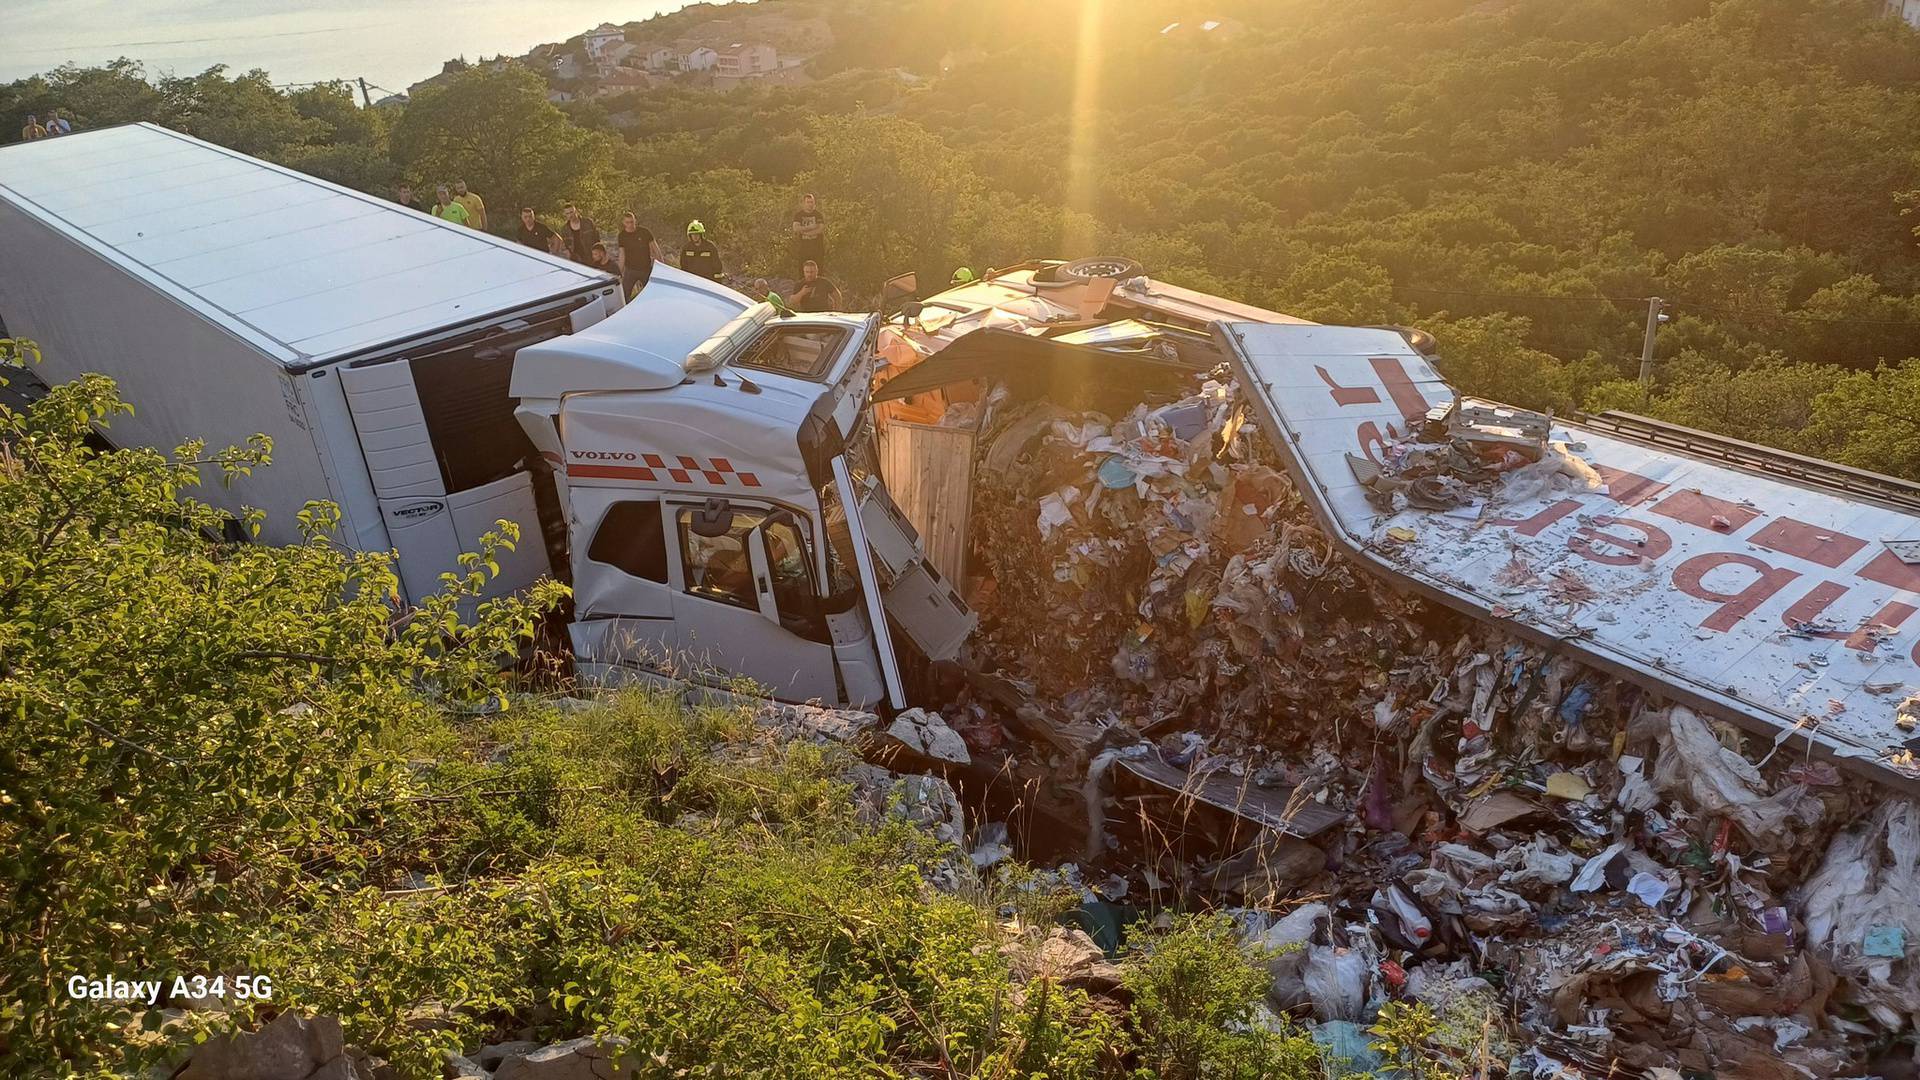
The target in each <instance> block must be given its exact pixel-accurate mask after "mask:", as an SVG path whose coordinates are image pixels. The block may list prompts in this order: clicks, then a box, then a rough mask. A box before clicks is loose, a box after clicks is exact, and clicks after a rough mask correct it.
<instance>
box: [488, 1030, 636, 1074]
mask: <svg viewBox="0 0 1920 1080" xmlns="http://www.w3.org/2000/svg"><path fill="white" fill-rule="evenodd" d="M636 1071H637V1066H636V1065H635V1064H634V1062H633V1060H632V1059H631V1056H630V1055H628V1054H627V1040H625V1039H620V1038H613V1039H608V1040H607V1041H605V1042H599V1041H597V1040H594V1039H572V1040H569V1041H567V1042H563V1043H554V1044H553V1045H552V1046H543V1047H541V1048H540V1049H538V1050H530V1051H528V1052H527V1053H524V1054H516V1055H514V1056H513V1057H510V1058H508V1059H506V1060H505V1061H502V1062H501V1063H500V1067H499V1068H498V1069H496V1070H494V1073H493V1080H630V1078H631V1077H632V1076H633V1075H634V1073H635V1072H636Z"/></svg>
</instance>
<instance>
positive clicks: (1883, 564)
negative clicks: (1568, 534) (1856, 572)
mask: <svg viewBox="0 0 1920 1080" xmlns="http://www.w3.org/2000/svg"><path fill="white" fill-rule="evenodd" d="M1860 576H1861V577H1863V578H1866V579H1867V580H1868V581H1876V582H1879V583H1880V584H1882V585H1886V586H1889V587H1891V588H1895V589H1899V590H1900V591H1901V592H1913V593H1920V566H1911V565H1909V564H1907V563H1904V562H1901V561H1900V556H1898V555H1895V554H1894V553H1893V552H1891V551H1883V552H1881V553H1880V554H1878V555H1876V556H1874V558H1873V561H1872V562H1870V563H1868V564H1867V565H1865V566H1863V567H1861V568H1860Z"/></svg>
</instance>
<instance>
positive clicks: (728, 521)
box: [691, 499, 733, 540]
mask: <svg viewBox="0 0 1920 1080" xmlns="http://www.w3.org/2000/svg"><path fill="white" fill-rule="evenodd" d="M691 527H692V529H693V534H694V535H695V536H704V537H706V538H707V539H709V540H711V539H713V538H714V537H716V536H725V535H727V534H728V533H730V532H732V531H733V506H732V504H730V503H728V502H727V500H725V499H708V500H707V504H706V505H705V506H702V507H701V508H700V513H699V514H697V515H695V517H694V519H693V523H692V526H691Z"/></svg>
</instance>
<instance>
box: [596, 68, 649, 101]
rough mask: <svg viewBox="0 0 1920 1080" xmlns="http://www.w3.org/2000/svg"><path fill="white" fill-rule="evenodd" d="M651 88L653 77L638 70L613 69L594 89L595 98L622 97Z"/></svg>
mask: <svg viewBox="0 0 1920 1080" xmlns="http://www.w3.org/2000/svg"><path fill="white" fill-rule="evenodd" d="M652 88H653V76H651V75H649V74H647V73H646V72H644V71H641V70H639V69H638V68H624V67H623V68H614V69H613V72H612V74H610V75H608V76H607V77H606V78H604V79H601V80H600V85H599V86H597V87H595V88H594V91H593V96H594V97H596V98H609V97H624V96H625V95H627V94H637V93H639V92H641V91H642V90H649V89H652Z"/></svg>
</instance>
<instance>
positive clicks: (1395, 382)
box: [1215, 323, 1920, 790]
mask: <svg viewBox="0 0 1920 1080" xmlns="http://www.w3.org/2000/svg"><path fill="white" fill-rule="evenodd" d="M1215 332H1216V335H1217V336H1218V337H1219V339H1220V340H1221V342H1222V344H1223V345H1224V346H1225V347H1226V348H1227V349H1228V350H1229V351H1230V352H1231V353H1232V355H1233V357H1234V367H1235V369H1236V372H1237V373H1238V375H1239V377H1240V378H1241V379H1242V380H1243V382H1244V384H1245V386H1246V387H1247V389H1248V390H1249V391H1250V393H1251V397H1252V400H1253V401H1254V403H1255V408H1256V410H1257V412H1258V413H1259V414H1260V418H1261V420H1262V421H1263V423H1262V426H1263V427H1266V428H1267V430H1268V431H1269V433H1270V435H1271V439H1270V442H1271V443H1272V445H1274V446H1275V448H1276V449H1277V450H1278V451H1279V453H1280V456H1281V457H1282V459H1283V460H1284V463H1285V465H1286V466H1287V468H1288V469H1289V470H1290V471H1291V472H1292V473H1293V474H1294V476H1295V479H1296V481H1297V482H1298V483H1299V484H1300V488H1301V490H1302V492H1303V493H1304V494H1305V495H1306V496H1307V497H1308V500H1309V503H1310V505H1312V506H1313V507H1314V509H1315V511H1316V513H1317V514H1318V515H1319V516H1320V517H1321V519H1322V521H1323V523H1324V524H1325V525H1326V526H1327V528H1328V530H1329V533H1330V534H1331V535H1333V536H1334V537H1335V538H1336V539H1338V540H1339V541H1340V542H1341V543H1342V544H1343V545H1344V546H1345V547H1346V548H1347V549H1348V550H1349V552H1350V553H1351V554H1353V555H1354V556H1355V557H1357V558H1359V559H1360V560H1361V561H1362V562H1363V563H1365V564H1366V565H1368V566H1371V567H1372V568H1374V569H1375V570H1377V571H1380V572H1384V573H1385V574H1387V575H1388V576H1389V577H1391V578H1393V579H1396V580H1399V581H1401V582H1403V583H1406V584H1411V585H1413V586H1415V587H1416V588H1418V589H1419V590H1420V591H1422V592H1425V593H1427V594H1429V595H1430V596H1432V597H1434V598H1436V599H1438V600H1440V601H1442V602H1443V603H1446V604H1448V605H1449V606H1452V607H1454V608H1456V609H1459V610H1462V611H1465V612H1467V613H1468V614H1471V615H1475V616H1477V617H1480V618H1483V619H1487V620H1490V621H1495V622H1499V623H1502V624H1503V625H1507V626H1511V627H1513V628H1514V629H1516V630H1519V631H1521V632H1523V633H1525V634H1527V635H1528V636H1531V637H1534V638H1535V639H1537V640H1543V641H1551V642H1557V643H1559V644H1560V645H1561V646H1562V647H1564V648H1565V649H1566V650H1567V651H1568V652H1570V653H1574V654H1577V655H1579V656H1581V657H1583V658H1585V659H1587V660H1588V661H1590V662H1592V663H1595V664H1597V665H1599V666H1601V667H1603V668H1605V669H1607V670H1611V671H1613V672H1616V673H1618V674H1621V675H1624V676H1627V677H1629V678H1632V679H1634V680H1635V681H1637V682H1639V683H1641V684H1642V685H1645V686H1648V687H1650V688H1653V689H1655V690H1657V691H1658V692H1660V693H1663V694H1665V695H1667V696H1670V697H1674V698H1677V699H1679V700H1683V701H1687V702H1690V703H1692V704H1695V705H1699V706H1702V707H1705V708H1708V709H1711V710H1712V711H1714V712H1717V713H1719V714H1721V715H1724V716H1726V717H1728V718H1729V719H1732V720H1734V721H1736V722H1739V723H1741V724H1742V725H1743V726H1746V727H1748V728H1749V729H1752V730H1756V731H1760V732H1763V733H1771V734H1773V735H1774V736H1775V737H1776V741H1777V742H1778V743H1782V744H1786V746H1785V749H1784V750H1783V752H1799V753H1802V754H1804V753H1806V752H1807V749H1808V747H1809V746H1811V747H1812V748H1814V749H1817V750H1818V751H1820V752H1822V753H1824V754H1829V755H1831V756H1833V757H1834V758H1836V759H1838V760H1839V761H1840V762H1841V763H1842V764H1844V765H1848V766H1850V767H1852V768H1855V769H1857V770H1860V771H1863V772H1866V773H1868V774H1870V775H1873V776H1874V777H1875V778H1877V779H1880V780H1883V781H1889V782H1894V783H1897V784H1898V785H1899V786H1902V787H1904V788H1907V789H1909V790H1913V789H1915V788H1916V787H1920V784H1916V780H1920V767H1916V765H1915V763H1914V759H1913V754H1912V750H1913V748H1914V747H1915V746H1920V740H1917V739H1915V738H1914V736H1915V735H1916V732H1914V731H1911V730H1909V729H1908V728H1907V727H1906V726H1903V715H1902V714H1903V713H1905V714H1906V721H1905V722H1906V723H1910V722H1911V717H1912V715H1913V714H1912V710H1913V708H1914V706H1913V705H1912V704H1908V705H1907V706H1906V708H1905V709H1903V708H1902V706H1903V703H1905V702H1906V701H1907V699H1908V698H1909V697H1910V696H1911V695H1913V694H1914V693H1915V692H1916V690H1920V619H1915V618H1913V616H1914V615H1915V614H1916V612H1920V516H1916V515H1915V514H1914V513H1911V512H1909V511H1907V510H1904V509H1901V508H1900V507H1899V506H1898V505H1893V504H1887V503H1883V502H1878V501H1871V500H1867V499H1863V498H1858V497H1852V496H1847V495H1843V494H1840V493H1836V492H1833V491H1830V490H1825V489H1822V488H1821V487H1819V486H1815V485H1810V484H1804V483H1801V482H1797V481H1796V480H1790V479H1785V478H1783V477H1781V476H1777V475H1771V474H1769V473H1768V472H1767V471H1764V470H1763V469H1760V468H1750V467H1741V466H1736V465H1731V464H1725V463H1719V462H1715V461H1712V460H1708V459H1707V458H1705V457H1702V456H1695V455H1693V454H1689V453H1686V452H1683V451H1681V450H1678V449H1674V448H1662V447H1658V446H1654V445H1650V444H1649V443H1647V442H1644V441H1639V440H1636V439H1633V438H1631V437H1626V436H1624V435H1621V434H1616V433H1610V432H1608V431H1603V430H1600V429H1598V428H1596V427H1589V426H1584V425H1582V424H1579V423H1571V422H1568V421H1565V420H1559V419H1554V420H1552V421H1551V424H1550V428H1549V430H1548V432H1547V436H1548V439H1549V441H1550V443H1551V444H1553V445H1555V446H1556V450H1555V451H1553V452H1554V453H1559V454H1560V455H1561V457H1560V458H1558V459H1556V460H1557V461H1559V462H1564V463H1565V467H1564V469H1563V472H1564V473H1565V474H1566V475H1565V478H1564V479H1561V480H1556V481H1554V482H1553V483H1550V484H1547V485H1546V486H1544V487H1540V488H1538V489H1536V490H1522V489H1521V488H1522V486H1521V485H1516V484H1513V483H1505V484H1503V485H1501V486H1499V487H1497V488H1495V489H1494V490H1493V492H1492V493H1491V494H1487V495H1481V496H1477V497H1474V498H1471V499H1468V500H1466V501H1464V502H1463V503H1462V504H1461V505H1456V506H1452V507H1448V508H1444V509H1437V508H1428V509H1421V508H1419V507H1417V506H1412V505H1407V506H1404V508H1402V507H1401V506H1398V505H1395V506H1394V507H1393V508H1392V509H1391V510H1382V509H1381V508H1380V506H1379V505H1378V503H1377V501H1376V499H1377V493H1376V492H1374V491H1371V490H1370V489H1369V487H1368V486H1367V484H1366V483H1365V482H1364V478H1365V476H1366V475H1368V474H1369V473H1371V472H1375V471H1377V470H1378V468H1379V467H1380V466H1382V465H1385V464H1389V463H1391V462H1393V461H1394V460H1395V459H1396V457H1397V456H1398V455H1401V454H1402V453H1404V451H1405V444H1406V443H1408V442H1409V441H1410V440H1409V436H1410V435H1411V434H1412V431H1411V430H1410V425H1409V423H1408V421H1407V418H1408V417H1414V418H1416V419H1417V418H1421V417H1424V416H1425V415H1426V414H1427V413H1428V412H1429V410H1430V409H1432V408H1433V407H1435V406H1444V405H1447V404H1449V403H1451V402H1453V401H1454V400H1455V398H1456V394H1455V393H1454V391H1453V389H1452V388H1451V387H1449V386H1448V385H1447V384H1446V383H1445V382H1444V381H1443V380H1442V379H1441V378H1440V376H1439V374H1438V373H1437V372H1436V371H1435V370H1434V368H1433V366H1432V365H1431V364H1430V363H1429V362H1428V360H1427V359H1426V358H1425V357H1423V356H1421V355H1420V354H1419V353H1417V352H1415V351H1414V350H1413V349H1411V348H1410V347H1409V346H1408V345H1407V343H1406V341H1405V340H1404V339H1403V338H1401V337H1400V336H1399V335H1398V334H1396V333H1393V332H1391V331H1387V330H1371V329H1358V328H1351V327H1322V326H1277V325H1270V324H1254V323H1221V324H1218V325H1217V326H1216V327H1215ZM1477 404H1482V405H1485V404H1487V403H1477ZM1508 412H1509V414H1511V415H1510V417H1509V419H1510V420H1511V421H1512V423H1511V425H1510V426H1509V427H1508V428H1507V429H1506V434H1507V435H1513V434H1514V433H1516V432H1521V430H1522V429H1523V428H1524V426H1525V422H1526V421H1527V420H1528V419H1529V418H1530V417H1531V416H1532V414H1525V413H1517V412H1516V411H1513V410H1508ZM1481 415H1482V416H1497V415H1498V414H1497V413H1495V412H1487V413H1482V414H1481ZM1576 462H1577V463H1584V466H1585V469H1582V468H1581V465H1580V464H1577V463H1576ZM1550 464H1552V462H1550ZM1534 475H1535V477H1536V478H1537V477H1538V475H1539V474H1538V473H1536V474H1534ZM1370 496H1374V497H1373V498H1370ZM1803 739H1804V740H1805V742H1802V741H1801V740H1803Z"/></svg>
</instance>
